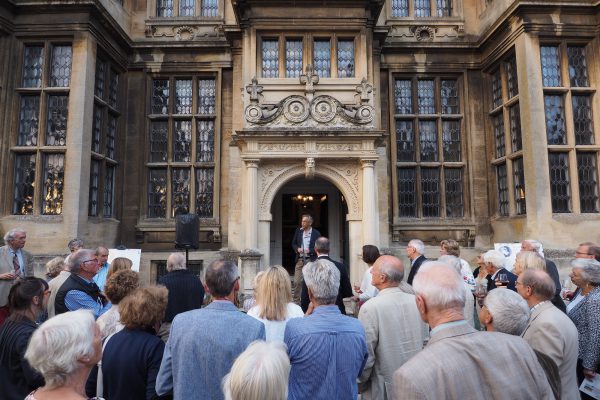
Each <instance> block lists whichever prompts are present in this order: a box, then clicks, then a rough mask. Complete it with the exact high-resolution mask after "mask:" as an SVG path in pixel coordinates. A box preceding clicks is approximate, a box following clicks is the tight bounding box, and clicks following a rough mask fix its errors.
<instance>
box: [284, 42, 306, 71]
mask: <svg viewBox="0 0 600 400" xmlns="http://www.w3.org/2000/svg"><path fill="white" fill-rule="evenodd" d="M300 74H302V39H286V41H285V76H286V77H287V78H297V77H299V76H300Z"/></svg>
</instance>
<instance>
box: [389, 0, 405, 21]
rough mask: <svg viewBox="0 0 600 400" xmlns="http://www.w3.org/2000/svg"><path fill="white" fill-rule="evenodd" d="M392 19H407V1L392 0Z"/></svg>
mask: <svg viewBox="0 0 600 400" xmlns="http://www.w3.org/2000/svg"><path fill="white" fill-rule="evenodd" d="M392 17H408V0H392Z"/></svg>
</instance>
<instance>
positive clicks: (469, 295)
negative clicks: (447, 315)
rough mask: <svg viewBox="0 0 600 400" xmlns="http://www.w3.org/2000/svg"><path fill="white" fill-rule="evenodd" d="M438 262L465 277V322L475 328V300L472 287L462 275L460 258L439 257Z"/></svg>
mask: <svg viewBox="0 0 600 400" xmlns="http://www.w3.org/2000/svg"><path fill="white" fill-rule="evenodd" d="M437 260H438V261H439V262H442V263H444V264H447V265H449V266H450V267H451V268H453V269H454V270H455V271H456V273H458V274H459V275H460V276H462V277H463V285H464V288H465V307H464V313H465V320H467V322H468V323H469V325H471V326H473V327H474V326H475V298H474V297H473V292H472V289H471V285H469V284H468V283H467V282H466V281H465V280H464V276H463V275H462V265H461V262H460V258H458V257H456V256H451V255H444V256H441V257H439V258H438V259H437Z"/></svg>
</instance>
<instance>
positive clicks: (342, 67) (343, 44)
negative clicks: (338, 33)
mask: <svg viewBox="0 0 600 400" xmlns="http://www.w3.org/2000/svg"><path fill="white" fill-rule="evenodd" d="M337 67H338V78H348V77H353V76H354V40H338V47H337Z"/></svg>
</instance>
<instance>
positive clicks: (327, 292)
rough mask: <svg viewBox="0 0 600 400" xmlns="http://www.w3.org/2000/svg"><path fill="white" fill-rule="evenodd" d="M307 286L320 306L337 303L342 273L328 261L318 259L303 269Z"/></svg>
mask: <svg viewBox="0 0 600 400" xmlns="http://www.w3.org/2000/svg"><path fill="white" fill-rule="evenodd" d="M302 274H303V275H304V281H305V282H306V286H307V287H308V288H309V289H310V290H311V291H312V293H313V296H314V298H315V300H316V302H317V304H319V305H327V304H333V303H335V299H336V298H337V294H338V291H339V288H340V271H339V270H338V269H337V267H336V266H335V265H334V264H333V263H332V262H331V261H328V260H324V259H318V260H317V261H314V262H310V263H308V264H306V266H304V268H303V269H302Z"/></svg>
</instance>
